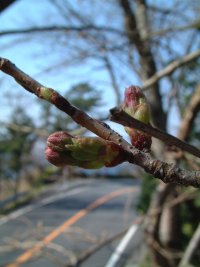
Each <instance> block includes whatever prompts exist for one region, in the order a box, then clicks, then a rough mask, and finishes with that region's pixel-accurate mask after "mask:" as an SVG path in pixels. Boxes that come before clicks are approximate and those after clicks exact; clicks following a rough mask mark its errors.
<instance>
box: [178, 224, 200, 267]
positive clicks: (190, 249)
mask: <svg viewBox="0 0 200 267" xmlns="http://www.w3.org/2000/svg"><path fill="white" fill-rule="evenodd" d="M199 245H200V224H199V225H198V227H197V229H196V231H195V233H194V235H193V237H192V239H191V240H190V242H189V245H188V246H187V249H186V251H185V253H184V255H183V257H182V259H181V261H180V263H179V265H178V267H186V266H188V265H189V263H190V262H191V260H192V257H193V255H194V253H195V251H196V250H197V249H199Z"/></svg>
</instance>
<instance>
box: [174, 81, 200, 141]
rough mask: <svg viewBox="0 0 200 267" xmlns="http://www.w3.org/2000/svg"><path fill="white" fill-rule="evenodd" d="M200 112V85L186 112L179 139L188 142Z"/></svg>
mask: <svg viewBox="0 0 200 267" xmlns="http://www.w3.org/2000/svg"><path fill="white" fill-rule="evenodd" d="M199 110H200V84H198V85H197V88H196V91H195V92H194V94H193V95H192V97H191V99H190V102H189V104H188V105H187V107H186V108H185V110H184V114H183V120H182V122H181V126H180V130H179V134H178V136H179V138H180V139H182V140H187V139H188V137H189V134H190V130H191V128H192V124H193V122H194V119H195V117H196V115H197V113H198V112H199Z"/></svg>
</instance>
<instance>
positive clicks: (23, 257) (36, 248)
mask: <svg viewBox="0 0 200 267" xmlns="http://www.w3.org/2000/svg"><path fill="white" fill-rule="evenodd" d="M136 190H137V189H136V188H124V189H120V190H117V191H114V192H111V193H109V194H108V195H104V196H102V197H100V198H98V199H97V200H95V201H94V202H92V203H91V204H89V205H88V206H87V207H86V208H85V209H81V210H80V211H78V212H77V213H75V214H74V215H73V216H71V217H70V218H69V219H68V220H66V221H65V222H64V223H63V224H61V225H60V226H58V228H56V229H55V230H53V231H52V232H50V233H49V234H48V235H47V236H46V237H44V238H43V239H42V240H41V241H39V242H38V243H37V244H35V245H34V246H33V247H32V248H30V249H28V250H26V251H25V252H24V253H23V254H21V255H20V256H19V257H18V258H17V259H16V260H15V261H14V262H13V263H10V264H8V265H7V266H6V267H18V266H20V265H21V264H22V263H25V262H27V261H28V260H30V259H31V258H33V257H34V255H36V254H37V253H38V252H40V250H41V249H42V248H43V247H45V245H48V244H49V243H50V242H51V241H53V240H54V239H55V238H57V237H58V236H59V235H60V234H62V233H63V232H64V231H65V230H66V229H67V228H69V227H70V226H71V225H73V224H75V223H76V222H78V221H79V220H80V219H81V218H83V217H85V216H86V215H87V214H88V213H90V212H91V211H92V210H94V209H96V208H98V207H99V206H101V205H103V204H104V203H106V202H108V201H109V200H111V199H113V198H115V197H118V196H120V195H123V194H125V193H131V192H133V191H136Z"/></svg>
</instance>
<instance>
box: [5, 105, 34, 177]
mask: <svg viewBox="0 0 200 267" xmlns="http://www.w3.org/2000/svg"><path fill="white" fill-rule="evenodd" d="M10 124H11V125H12V124H13V125H18V126H24V125H26V126H30V127H33V122H32V119H31V118H30V117H29V116H28V115H27V114H26V113H25V112H24V110H23V109H22V108H20V107H16V108H15V109H14V110H13V112H12V114H11V117H10ZM35 140H36V137H35V135H34V134H33V133H31V132H29V133H25V132H17V131H15V130H13V129H12V128H9V127H8V128H7V129H6V131H5V132H3V133H0V155H1V169H0V174H1V176H3V177H7V178H12V179H17V177H18V176H19V173H20V171H21V170H22V165H23V164H24V163H26V164H28V163H29V162H30V158H29V156H28V155H29V154H30V151H31V149H32V146H33V144H34V142H35Z"/></svg>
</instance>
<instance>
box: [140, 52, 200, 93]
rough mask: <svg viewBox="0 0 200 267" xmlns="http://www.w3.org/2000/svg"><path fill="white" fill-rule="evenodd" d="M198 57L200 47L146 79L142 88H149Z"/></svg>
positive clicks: (199, 55)
mask: <svg viewBox="0 0 200 267" xmlns="http://www.w3.org/2000/svg"><path fill="white" fill-rule="evenodd" d="M198 57H200V49H199V50H197V51H195V52H192V53H190V54H188V55H186V56H184V57H182V58H179V59H177V60H175V61H173V62H171V63H170V64H169V65H167V66H166V67H165V68H164V69H162V70H160V71H158V72H156V73H155V74H154V75H153V76H152V77H150V78H149V79H148V80H146V81H145V82H144V84H143V86H142V89H147V88H149V87H151V86H152V85H153V84H155V83H156V82H158V81H159V80H160V79H161V78H163V77H164V76H168V75H170V74H171V73H172V72H174V71H175V70H176V69H178V68H180V67H181V66H183V65H185V64H187V63H189V62H191V61H193V60H195V59H197V58H198Z"/></svg>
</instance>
